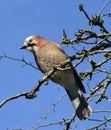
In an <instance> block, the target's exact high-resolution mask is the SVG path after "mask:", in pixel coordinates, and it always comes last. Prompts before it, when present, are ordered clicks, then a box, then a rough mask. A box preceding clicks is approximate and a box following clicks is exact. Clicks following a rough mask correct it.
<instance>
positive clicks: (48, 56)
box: [21, 35, 92, 120]
mask: <svg viewBox="0 0 111 130" xmlns="http://www.w3.org/2000/svg"><path fill="white" fill-rule="evenodd" d="M21 49H27V50H29V51H30V52H32V54H33V55H34V57H35V61H36V63H37V65H38V67H39V69H40V70H41V72H43V73H45V74H46V73H47V72H49V71H50V70H51V69H52V68H53V67H54V66H57V65H60V64H63V63H64V62H65V61H66V60H67V59H68V56H67V55H66V53H65V52H64V50H63V49H62V48H61V47H60V46H59V45H58V44H57V43H56V42H51V41H48V40H46V39H45V38H43V37H41V36H36V35H32V36H29V37H28V38H26V40H25V41H24V44H23V46H22V47H21ZM50 79H51V80H52V81H53V82H55V83H57V84H59V85H61V86H63V87H64V89H65V90H66V92H67V94H68V96H69V98H70V100H71V102H72V105H73V107H74V109H75V112H76V114H77V116H78V118H79V119H81V120H85V119H87V118H88V117H89V116H90V115H91V113H92V109H91V107H90V106H89V105H88V103H87V101H86V100H85V98H84V97H83V94H82V92H83V93H85V92H86V91H85V88H84V86H83V84H82V82H81V80H80V77H79V76H78V74H77V72H76V70H75V69H74V68H73V66H72V63H71V62H70V63H69V64H68V65H66V66H65V68H61V69H58V70H57V71H56V72H54V73H53V74H52V75H51V76H50Z"/></svg>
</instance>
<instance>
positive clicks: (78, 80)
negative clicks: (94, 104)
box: [73, 69, 86, 93]
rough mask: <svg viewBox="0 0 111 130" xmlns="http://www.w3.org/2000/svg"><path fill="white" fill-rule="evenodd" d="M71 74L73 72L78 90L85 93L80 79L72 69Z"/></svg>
mask: <svg viewBox="0 0 111 130" xmlns="http://www.w3.org/2000/svg"><path fill="white" fill-rule="evenodd" d="M73 72H74V77H75V79H76V83H77V85H78V87H79V88H80V90H81V91H82V92H83V93H86V90H85V88H84V85H83V83H82V81H81V79H80V77H79V76H78V74H77V72H76V70H75V69H73Z"/></svg>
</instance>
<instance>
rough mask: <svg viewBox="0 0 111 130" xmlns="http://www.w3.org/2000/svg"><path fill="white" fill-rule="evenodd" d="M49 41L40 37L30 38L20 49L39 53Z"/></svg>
mask: <svg viewBox="0 0 111 130" xmlns="http://www.w3.org/2000/svg"><path fill="white" fill-rule="evenodd" d="M47 43H48V41H47V40H46V39H44V38H42V37H40V36H36V35H33V36H29V37H28V38H26V39H25V41H24V43H23V46H22V47H20V49H27V50H29V51H30V52H32V53H37V52H38V51H39V49H40V48H41V47H43V46H44V45H45V44H47Z"/></svg>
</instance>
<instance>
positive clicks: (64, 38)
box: [61, 29, 71, 44]
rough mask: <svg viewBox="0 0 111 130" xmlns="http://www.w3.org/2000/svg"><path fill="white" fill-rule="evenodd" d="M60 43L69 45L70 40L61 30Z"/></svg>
mask: <svg viewBox="0 0 111 130" xmlns="http://www.w3.org/2000/svg"><path fill="white" fill-rule="evenodd" d="M61 43H65V44H69V43H71V40H70V39H68V38H67V34H66V33H65V30H64V29H63V33H62V41H61Z"/></svg>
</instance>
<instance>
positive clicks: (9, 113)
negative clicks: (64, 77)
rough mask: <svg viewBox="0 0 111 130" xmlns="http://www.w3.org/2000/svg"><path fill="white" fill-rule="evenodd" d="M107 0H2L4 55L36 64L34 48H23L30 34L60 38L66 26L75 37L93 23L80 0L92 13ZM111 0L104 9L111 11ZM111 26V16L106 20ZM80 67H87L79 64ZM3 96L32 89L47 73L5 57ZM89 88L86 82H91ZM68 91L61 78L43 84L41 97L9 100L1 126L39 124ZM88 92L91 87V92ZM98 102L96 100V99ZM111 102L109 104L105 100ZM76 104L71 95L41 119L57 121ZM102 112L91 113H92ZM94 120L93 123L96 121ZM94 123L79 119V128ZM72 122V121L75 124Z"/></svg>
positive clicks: (1, 69)
mask: <svg viewBox="0 0 111 130" xmlns="http://www.w3.org/2000/svg"><path fill="white" fill-rule="evenodd" d="M105 1H106V0H93V1H90V0H79V1H78V0H68V1H64V0H55V1H52V0H46V1H43V0H16V1H15V0H1V1H0V17H1V20H0V34H1V35H0V45H1V47H0V55H3V54H6V55H8V56H11V57H15V58H18V59H22V58H23V57H24V58H25V60H27V61H28V62H32V63H33V64H34V65H35V61H34V58H33V56H32V54H31V53H29V52H27V51H21V50H20V49H19V47H20V46H21V45H22V44H23V41H24V40H25V38H26V37H28V36H30V35H33V34H37V35H41V36H43V37H45V38H47V39H48V40H51V41H56V42H58V43H60V41H61V38H62V30H63V29H65V30H66V32H67V35H68V37H69V38H73V37H74V32H76V31H77V30H78V29H79V28H88V23H87V20H86V19H85V16H84V15H83V14H82V13H80V11H79V10H78V4H79V3H83V4H84V6H85V9H86V10H87V11H88V12H89V14H90V15H94V14H96V13H97V12H99V10H100V9H101V7H102V6H103V5H104V3H105ZM110 6H111V3H110V4H109V5H108V6H107V7H106V10H105V12H110ZM106 24H107V27H108V25H109V24H110V22H108V23H106ZM64 49H65V50H66V53H68V54H69V55H72V54H74V53H75V51H74V50H71V48H70V47H69V48H66V47H65V46H64ZM79 70H83V68H82V67H79V69H78V71H79ZM0 72H1V73H0V77H1V80H0V101H2V100H3V99H5V98H7V97H9V96H13V95H15V94H17V93H20V92H23V91H30V90H31V89H32V88H33V86H34V85H35V84H36V83H37V81H38V79H40V78H42V76H43V74H42V73H41V72H40V71H37V70H35V69H33V68H32V67H29V66H24V65H23V63H21V62H17V61H12V60H9V59H2V60H1V61H0ZM86 89H87V88H86ZM64 93H65V91H64V89H63V88H62V87H60V86H58V85H57V84H54V83H52V82H51V81H50V82H49V84H48V86H46V85H44V84H43V85H42V86H41V89H40V91H39V92H38V97H37V98H35V99H33V100H27V99H24V97H21V98H19V99H17V100H13V101H10V102H8V103H7V104H5V105H4V106H3V107H2V108H1V109H0V130H6V129H7V128H8V129H9V130H11V129H12V128H15V129H17V128H23V129H24V130H28V129H29V128H31V127H32V126H34V125H35V124H36V123H37V122H38V121H39V120H40V117H42V116H43V115H44V114H45V113H46V111H47V110H49V109H50V107H51V106H52V104H53V103H55V102H56V101H57V100H58V99H59V98H60V97H61V96H62V95H64ZM87 94H88V93H87ZM92 105H93V104H92ZM105 105H106V104H105ZM106 107H107V108H106V109H108V108H109V107H111V106H107V105H106ZM92 108H93V109H97V108H101V103H100V104H97V105H93V106H92ZM73 111H74V110H73V107H72V105H71V103H70V100H69V99H68V97H67V96H66V97H65V98H64V99H63V100H62V101H61V102H60V103H59V104H58V105H57V106H56V108H55V112H51V113H50V114H49V115H48V116H47V119H46V120H44V121H43V122H41V124H45V123H50V122H56V121H58V120H61V119H63V118H68V117H70V116H71V115H72V114H73ZM94 116H95V117H98V115H92V117H94ZM91 125H93V123H92V124H91ZM86 126H87V127H88V126H90V122H88V121H87V120H86V121H84V122H81V121H79V125H78V128H77V130H80V129H83V128H84V127H86ZM72 127H73V126H72ZM62 128H63V127H61V126H59V125H56V126H52V127H46V128H41V130H49V129H53V130H58V129H62Z"/></svg>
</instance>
